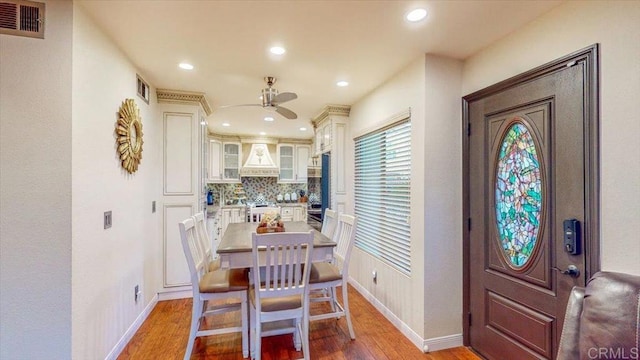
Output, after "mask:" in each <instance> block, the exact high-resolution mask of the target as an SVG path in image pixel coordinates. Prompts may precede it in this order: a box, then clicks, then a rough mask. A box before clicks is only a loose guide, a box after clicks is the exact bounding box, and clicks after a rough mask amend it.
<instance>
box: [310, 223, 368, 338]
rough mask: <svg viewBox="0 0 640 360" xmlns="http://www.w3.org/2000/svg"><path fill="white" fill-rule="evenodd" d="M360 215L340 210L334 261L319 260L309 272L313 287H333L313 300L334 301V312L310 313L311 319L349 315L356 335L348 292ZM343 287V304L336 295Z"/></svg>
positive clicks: (351, 335)
mask: <svg viewBox="0 0 640 360" xmlns="http://www.w3.org/2000/svg"><path fill="white" fill-rule="evenodd" d="M357 222H358V218H357V217H356V216H353V215H347V214H340V216H339V220H338V226H337V229H336V233H335V236H334V240H335V241H336V243H337V246H336V248H335V250H334V254H333V255H334V262H333V264H332V263H328V262H317V263H313V264H312V266H311V272H310V275H309V290H310V291H313V290H322V289H327V288H328V289H330V290H329V294H328V296H323V297H320V298H318V297H314V298H311V299H310V300H311V301H329V302H331V309H332V312H330V313H323V314H318V315H310V316H309V319H310V320H311V321H314V320H322V319H329V318H337V319H340V318H341V317H342V316H344V317H345V318H346V319H347V326H348V328H349V336H350V337H351V339H355V338H356V335H355V333H354V331H353V325H352V324H351V314H350V313H349V297H348V293H347V281H348V280H349V259H350V258H351V250H352V248H353V243H354V240H355V236H356V226H357ZM338 286H341V287H342V305H341V304H340V303H339V302H338V298H337V297H336V288H337V287H338Z"/></svg>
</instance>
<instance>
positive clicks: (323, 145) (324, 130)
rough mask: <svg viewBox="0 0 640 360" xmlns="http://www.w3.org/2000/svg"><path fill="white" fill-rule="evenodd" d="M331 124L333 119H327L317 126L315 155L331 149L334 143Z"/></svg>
mask: <svg viewBox="0 0 640 360" xmlns="http://www.w3.org/2000/svg"><path fill="white" fill-rule="evenodd" d="M331 126H332V121H331V119H326V120H324V121H323V122H322V123H321V124H320V125H319V126H318V127H317V128H316V139H315V155H319V154H322V153H325V152H328V151H331V145H332V144H333V137H332V131H331Z"/></svg>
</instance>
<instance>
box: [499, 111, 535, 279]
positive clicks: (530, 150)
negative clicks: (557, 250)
mask: <svg viewBox="0 0 640 360" xmlns="http://www.w3.org/2000/svg"><path fill="white" fill-rule="evenodd" d="M495 189H496V190H495V200H496V222H497V227H498V234H499V241H500V246H501V247H502V250H503V251H504V255H505V257H506V258H507V260H508V261H509V262H510V263H511V266H512V267H516V268H521V267H523V266H524V265H525V264H526V263H527V261H529V259H530V257H531V255H532V254H533V253H534V250H535V249H536V244H537V240H538V231H539V229H540V217H541V212H542V178H541V173H540V161H539V159H538V153H537V150H536V146H535V143H534V141H533V137H532V136H531V133H530V132H529V130H528V129H527V127H526V126H524V124H522V123H520V122H516V123H514V124H513V125H511V126H510V127H509V129H508V130H507V132H506V135H504V137H503V140H502V144H501V146H500V153H499V155H498V164H497V166H496V183H495Z"/></svg>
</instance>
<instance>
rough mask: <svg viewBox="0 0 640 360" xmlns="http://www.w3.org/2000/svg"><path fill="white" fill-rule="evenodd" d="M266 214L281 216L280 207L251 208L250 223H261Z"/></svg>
mask: <svg viewBox="0 0 640 360" xmlns="http://www.w3.org/2000/svg"><path fill="white" fill-rule="evenodd" d="M266 213H277V214H280V208H279V207H252V208H249V222H255V223H259V222H260V221H262V217H263V216H264V214H266Z"/></svg>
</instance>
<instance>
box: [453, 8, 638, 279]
mask: <svg viewBox="0 0 640 360" xmlns="http://www.w3.org/2000/svg"><path fill="white" fill-rule="evenodd" d="M594 43H600V44H601V47H600V51H601V52H600V57H601V67H600V69H601V76H600V77H601V93H600V94H601V118H600V125H601V137H600V139H601V147H600V149H601V158H600V165H601V201H602V207H601V219H602V223H601V224H602V229H601V236H602V253H601V255H602V269H603V270H609V271H621V272H627V273H632V274H638V275H640V260H639V258H640V241H638V234H639V233H640V201H638V199H639V198H640V141H638V134H640V112H639V111H638V109H637V107H638V104H640V2H638V1H604V2H597V1H570V2H567V3H565V4H563V5H561V6H559V7H557V8H554V9H553V10H552V11H551V12H549V13H548V14H546V15H544V16H542V17H540V18H538V19H537V20H535V21H534V22H532V23H530V24H528V25H527V26H525V27H524V28H522V29H521V30H518V31H516V32H515V33H513V34H511V35H510V36H508V37H506V38H504V39H502V40H501V41H499V42H497V43H494V44H493V45H491V46H489V47H488V48H486V49H484V50H483V51H481V52H480V53H478V54H476V55H474V56H472V57H471V58H469V59H467V60H466V61H465V64H464V75H463V76H464V78H463V87H462V88H463V94H468V93H471V92H473V91H476V90H479V89H481V88H484V87H486V86H489V85H491V84H493V83H496V82H498V81H500V80H504V79H506V78H509V77H511V76H514V75H517V74H519V73H521V72H524V71H526V70H529V69H531V68H534V67H536V66H539V65H542V64H544V63H547V62H549V61H552V60H554V59H556V58H560V57H562V56H564V55H567V54H569V53H572V52H574V51H576V50H579V49H582V48H584V47H587V46H589V45H591V44H594Z"/></svg>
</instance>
